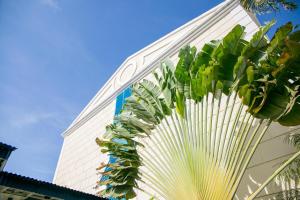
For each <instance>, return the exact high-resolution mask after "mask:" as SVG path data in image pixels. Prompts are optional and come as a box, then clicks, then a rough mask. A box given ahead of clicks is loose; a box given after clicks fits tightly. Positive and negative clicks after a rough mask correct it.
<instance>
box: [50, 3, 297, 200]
mask: <svg viewBox="0 0 300 200" xmlns="http://www.w3.org/2000/svg"><path fill="white" fill-rule="evenodd" d="M237 24H241V25H243V26H245V27H246V32H247V34H246V36H245V37H246V39H249V38H250V37H251V35H252V34H253V33H255V32H256V31H257V29H258V27H259V22H258V21H257V20H256V18H255V16H254V15H252V13H248V12H246V11H245V10H244V9H243V8H242V7H241V6H240V5H239V3H238V2H237V1H234V0H229V1H225V2H223V3H221V4H219V5H218V6H216V7H214V8H212V9H211V10H209V11H207V12H206V13H204V14H202V15H200V16H199V17H197V18H195V19H193V20H192V21H190V22H188V23H186V24H185V25H183V26H181V27H179V28H178V29H176V30H174V31H172V32H171V33H169V34H167V35H166V36H164V37H162V38H160V39H159V40H157V41H155V42H153V43H152V44H150V45H148V46H147V47H145V48H143V49H141V50H140V51H138V52H136V53H135V54H133V55H131V56H129V57H128V58H127V59H126V60H125V61H124V62H123V64H122V65H121V66H120V67H119V68H118V70H117V71H116V72H115V73H114V74H113V75H112V76H111V78H110V79H109V80H108V81H107V82H106V84H105V85H104V86H103V87H102V88H101V89H100V91H99V92H98V93H97V94H96V95H95V97H94V98H93V99H92V100H91V101H90V102H89V103H88V105H87V106H86V107H85V108H84V110H83V111H82V112H81V113H80V114H79V115H78V117H77V118H76V119H75V120H74V121H73V123H72V124H71V125H70V126H69V127H68V128H67V130H66V131H65V132H64V133H63V137H64V143H63V147H62V150H61V154H60V157H59V161H58V164H57V168H56V172H55V176H54V180H53V182H54V183H56V184H58V185H62V186H66V187H70V188H73V189H76V190H80V191H84V192H88V193H96V190H95V189H94V187H95V185H96V182H97V181H98V180H99V179H100V177H99V175H97V173H96V168H97V167H98V166H99V164H100V163H101V162H107V159H108V158H107V157H106V156H105V155H102V154H101V153H100V149H99V147H98V146H97V144H96V143H95V138H96V137H101V134H103V133H105V126H106V125H107V124H109V123H111V122H112V120H113V117H114V115H115V112H118V111H116V110H118V109H119V108H120V102H121V103H122V101H123V100H124V96H127V95H126V88H128V87H129V86H130V85H131V84H132V83H134V82H136V81H138V80H141V79H142V78H145V77H149V73H150V72H151V71H153V69H155V68H156V67H157V65H158V63H159V62H160V61H161V60H163V59H165V58H171V60H173V61H175V62H176V60H177V54H178V51H179V49H180V48H181V47H183V46H184V45H186V44H190V45H192V46H196V47H197V49H201V47H202V45H203V44H204V43H206V42H209V41H210V40H213V39H220V38H222V37H223V36H224V35H226V34H227V33H228V32H229V31H230V30H231V29H232V28H233V27H234V26H235V25H237ZM124 91H125V92H124ZM117 102H118V103H117ZM296 129H297V128H296V127H295V128H285V127H281V126H280V125H274V126H273V127H272V128H271V129H270V130H269V131H270V133H269V134H267V136H266V137H265V138H263V141H262V142H261V144H260V146H259V149H258V152H256V154H255V157H254V159H253V161H252V163H251V165H250V167H249V168H248V171H247V174H246V176H245V177H244V179H243V181H242V184H241V186H240V189H239V194H241V195H240V196H239V199H243V198H244V197H245V195H247V194H249V192H253V191H255V189H256V188H257V187H258V185H259V184H260V183H262V182H263V181H264V180H265V179H266V178H267V177H268V175H269V174H271V173H272V171H274V169H276V168H277V167H278V165H276V164H279V163H281V162H282V161H283V160H285V159H286V158H288V156H290V155H291V154H292V153H293V152H294V151H295V150H294V149H293V148H292V147H290V146H288V145H287V144H286V145H285V144H283V139H284V137H285V136H286V135H287V134H288V133H289V132H291V131H293V130H296ZM298 129H299V128H298ZM278 146H280V148H281V149H280V150H279V151H278V148H277V147H278ZM276 148H277V149H276ZM273 185H275V184H273ZM274 188H276V187H273V186H271V187H270V188H268V190H267V191H265V192H267V193H272V192H274ZM137 199H144V198H143V196H142V195H138V197H137Z"/></svg>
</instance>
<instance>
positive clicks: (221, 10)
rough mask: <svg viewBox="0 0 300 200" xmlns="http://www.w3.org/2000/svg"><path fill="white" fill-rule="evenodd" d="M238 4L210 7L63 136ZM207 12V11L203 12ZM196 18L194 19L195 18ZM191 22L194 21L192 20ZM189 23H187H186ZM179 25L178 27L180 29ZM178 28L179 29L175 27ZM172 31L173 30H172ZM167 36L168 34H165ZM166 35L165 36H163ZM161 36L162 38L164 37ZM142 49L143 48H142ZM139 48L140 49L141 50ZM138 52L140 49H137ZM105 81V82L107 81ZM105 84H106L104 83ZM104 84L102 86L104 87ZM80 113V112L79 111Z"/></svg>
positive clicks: (232, 1) (230, 2) (226, 3)
mask: <svg viewBox="0 0 300 200" xmlns="http://www.w3.org/2000/svg"><path fill="white" fill-rule="evenodd" d="M238 5H239V3H238V1H236V0H230V1H226V2H224V3H223V5H222V6H220V7H218V6H217V7H218V9H217V10H214V9H212V10H211V12H214V13H213V15H212V16H211V17H210V18H209V19H207V20H205V21H204V22H203V23H201V24H200V25H197V26H196V27H194V28H192V29H191V30H190V31H189V32H188V33H186V34H185V35H183V36H182V37H181V38H180V39H178V40H176V41H175V42H173V43H172V44H171V45H170V46H169V47H168V48H167V49H166V50H165V51H164V52H162V53H161V54H160V55H159V56H158V57H156V58H155V59H154V60H153V61H152V62H151V63H149V64H148V65H147V66H146V67H145V68H144V69H143V70H142V71H140V72H138V73H137V74H136V75H135V76H134V77H133V78H132V79H130V80H129V81H127V82H126V83H124V84H123V85H122V86H121V87H120V88H118V89H117V90H115V91H114V92H113V93H112V94H111V95H110V96H109V97H108V98H107V99H106V100H104V101H103V102H101V103H100V104H99V105H97V106H96V107H95V108H94V109H93V110H91V111H90V112H89V113H88V114H86V115H85V116H83V117H82V118H81V119H80V120H78V121H77V122H76V123H73V124H72V125H71V126H70V127H69V128H68V129H67V130H66V131H65V132H64V133H63V134H62V136H63V137H66V136H68V135H70V134H71V133H73V132H74V131H75V130H77V129H78V128H80V127H81V126H82V125H83V124H85V123H86V122H87V121H88V120H90V119H91V118H92V117H94V116H95V115H97V114H98V113H99V112H100V111H101V110H102V109H103V108H105V107H106V106H107V105H109V104H110V103H111V102H112V101H113V100H114V99H115V98H116V96H117V95H118V94H119V93H120V92H122V91H123V90H124V89H126V88H127V87H129V86H130V85H131V84H133V83H135V82H138V81H140V80H141V79H142V78H144V77H145V76H146V75H148V74H149V73H151V72H152V71H153V70H154V69H155V68H156V67H157V66H158V65H159V63H160V62H161V61H162V60H165V59H167V58H168V57H171V56H172V55H174V54H176V53H177V52H178V51H179V50H180V48H182V46H184V45H186V44H189V43H190V42H192V41H193V40H194V39H195V38H197V37H198V36H199V35H201V34H203V33H204V32H206V31H207V30H208V29H210V28H211V27H212V26H213V25H214V24H215V23H217V22H218V21H220V20H221V19H223V18H224V16H225V15H227V14H228V13H230V12H231V11H232V10H233V9H234V8H236V7H237V6H238ZM205 14H209V13H205ZM195 20H196V19H195ZM191 22H194V20H192V21H191ZM188 24H189V23H188ZM182 28H183V27H181V28H180V29H182ZM176 30H179V29H176ZM172 33H173V32H172ZM167 36H168V35H167ZM165 37H166V36H165ZM165 37H163V38H165ZM156 43H157V42H154V43H153V44H151V45H150V46H153V45H154V44H156ZM142 50H143V49H142ZM142 50H141V51H142ZM139 52H140V51H139ZM139 52H137V53H135V54H133V55H132V56H130V57H129V58H127V59H126V60H125V62H124V63H123V64H122V65H121V66H120V67H119V68H118V70H117V71H116V73H117V72H118V71H120V70H121V69H122V67H123V65H124V64H125V63H126V62H127V61H128V60H129V59H130V58H132V57H133V56H135V55H136V54H138V53H139ZM116 73H115V74H114V75H113V76H112V77H111V78H110V79H109V80H108V82H109V81H111V80H112V78H113V77H114V76H115V75H116ZM108 82H107V83H108ZM105 85H106V84H105ZM105 85H104V87H105ZM81 114H82V113H81Z"/></svg>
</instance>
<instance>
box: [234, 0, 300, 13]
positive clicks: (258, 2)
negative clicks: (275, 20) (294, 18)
mask: <svg viewBox="0 0 300 200" xmlns="http://www.w3.org/2000/svg"><path fill="white" fill-rule="evenodd" d="M240 2H241V5H242V6H243V7H244V8H246V9H247V10H250V11H253V12H257V13H265V12H271V11H279V9H280V7H283V8H284V9H286V10H295V9H296V8H297V7H298V6H297V4H296V3H295V1H294V0H240Z"/></svg>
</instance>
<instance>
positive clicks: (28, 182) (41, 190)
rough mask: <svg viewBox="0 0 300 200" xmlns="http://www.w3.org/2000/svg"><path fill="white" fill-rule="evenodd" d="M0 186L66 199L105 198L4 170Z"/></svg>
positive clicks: (98, 199)
mask: <svg viewBox="0 0 300 200" xmlns="http://www.w3.org/2000/svg"><path fill="white" fill-rule="evenodd" d="M0 186H4V187H8V188H14V189H18V190H23V191H29V192H32V193H36V194H41V195H44V196H47V197H55V198H60V199H66V200H73V199H74V200H75V199H76V200H105V199H104V198H101V197H98V196H95V195H92V194H87V193H84V192H80V191H77V190H73V189H70V188H66V187H62V186H59V185H56V184H53V183H49V182H45V181H41V180H36V179H33V178H30V177H25V176H21V175H17V174H13V173H9V172H4V171H2V172H0Z"/></svg>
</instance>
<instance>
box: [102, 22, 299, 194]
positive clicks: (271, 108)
mask: <svg viewBox="0 0 300 200" xmlns="http://www.w3.org/2000/svg"><path fill="white" fill-rule="evenodd" d="M272 24H273V23H270V24H268V25H267V26H265V27H261V28H260V30H259V31H258V32H257V33H256V34H254V35H253V38H252V39H251V40H250V41H249V42H248V41H246V40H244V39H243V36H244V34H245V33H244V31H245V28H244V27H242V26H240V25H237V26H236V27H235V28H234V29H233V30H232V31H231V32H230V33H229V34H228V35H226V36H225V37H224V39H223V40H221V41H211V42H210V43H208V44H205V45H204V46H203V48H202V50H201V51H200V52H197V50H196V48H195V47H192V48H191V47H189V46H187V47H185V48H183V49H182V50H181V51H180V53H179V61H178V63H177V65H176V66H175V67H174V66H173V64H172V63H171V62H170V61H165V62H163V63H162V64H161V67H160V68H159V69H158V70H156V71H155V72H154V73H153V76H154V77H155V79H156V83H154V82H152V81H149V80H142V81H141V82H139V83H136V84H134V85H133V86H132V96H131V97H129V98H128V99H127V101H126V104H125V106H124V108H123V111H122V112H121V114H120V115H118V116H117V117H116V118H115V120H114V124H112V125H108V126H107V133H106V134H107V135H109V136H110V138H109V139H108V140H99V139H97V143H98V144H99V146H101V147H102V152H103V153H108V154H109V155H112V156H114V157H115V158H117V160H116V162H115V163H108V164H104V165H102V166H101V167H100V168H99V170H100V172H101V173H102V174H103V175H105V176H107V177H108V180H106V181H102V182H101V181H100V183H99V184H100V185H108V186H109V187H107V188H106V189H104V190H102V191H101V192H100V195H102V196H104V197H114V198H117V199H121V198H126V199H130V198H133V197H135V191H134V189H140V190H142V191H144V192H146V193H147V194H150V196H154V197H155V198H156V199H174V200H176V199H178V200H179V199H195V200H196V199H199V200H200V199H205V200H206V199H207V200H210V199H211V200H219V199H220V200H224V199H232V198H233V197H234V195H235V194H236V191H237V189H238V187H239V184H240V182H241V180H242V178H243V176H244V173H245V171H246V169H247V167H248V166H249V163H250V161H251V159H252V157H253V155H254V153H255V151H256V149H257V147H258V145H259V143H260V141H261V140H262V138H263V137H264V135H265V134H266V133H267V130H268V127H269V126H270V124H271V123H272V122H273V121H276V122H279V123H280V124H282V125H285V126H295V125H299V124H300V117H299V114H298V113H297V111H298V109H299V105H300V102H299V100H300V98H299V95H300V92H299V85H300V70H299V67H298V66H299V63H300V53H299V52H300V51H299V48H300V44H299V41H300V34H299V33H300V32H299V31H297V30H294V28H293V26H292V24H290V23H288V24H286V25H285V26H283V27H281V28H280V29H279V30H278V31H277V32H276V34H275V36H274V37H273V39H272V40H271V41H270V42H269V41H267V39H266V38H265V34H266V32H267V31H268V30H269V29H270V27H271V26H272ZM299 154H300V151H299V152H298V153H297V154H295V155H293V156H292V157H291V158H290V159H289V160H288V161H287V162H286V163H284V164H283V165H282V166H281V167H280V168H279V169H278V170H277V171H276V172H275V173H274V174H273V175H272V176H271V177H270V178H268V179H267V180H266V182H265V183H264V184H262V186H261V187H259V188H258V190H257V191H256V192H254V193H253V195H252V196H251V197H249V199H253V198H254V197H255V196H256V195H257V194H258V193H259V192H260V191H261V190H262V189H263V187H264V186H265V185H266V184H268V183H269V182H270V181H271V180H272V179H273V178H274V177H275V176H276V175H277V174H279V173H280V172H282V171H283V170H284V169H285V167H286V166H288V165H289V164H290V163H292V161H294V160H295V159H297V157H298V156H299ZM103 167H109V169H110V170H108V171H104V172H103V171H102V169H103ZM140 185H143V187H140Z"/></svg>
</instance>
